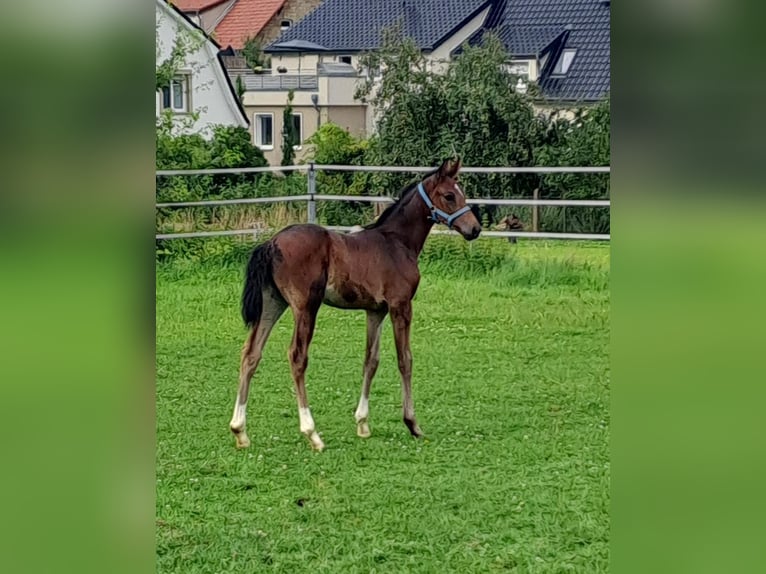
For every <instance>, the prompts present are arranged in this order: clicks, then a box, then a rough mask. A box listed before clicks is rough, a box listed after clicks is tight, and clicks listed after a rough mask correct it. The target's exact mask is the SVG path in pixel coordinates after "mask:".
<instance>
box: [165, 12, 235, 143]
mask: <svg viewBox="0 0 766 574" xmlns="http://www.w3.org/2000/svg"><path fill="white" fill-rule="evenodd" d="M155 15H156V25H157V64H159V63H161V62H163V61H165V60H166V59H167V58H168V57H169V55H170V53H171V51H172V49H173V46H174V43H175V38H176V36H177V35H178V33H179V31H182V33H187V34H194V37H195V38H196V39H200V38H202V40H204V41H200V40H196V41H195V44H194V45H195V46H198V47H197V48H196V49H195V50H193V51H192V52H191V53H189V54H188V55H187V56H186V59H185V62H184V65H183V66H182V67H181V69H180V70H179V72H181V73H188V74H190V86H189V91H190V98H189V100H190V103H189V106H190V109H191V111H193V112H197V113H199V117H198V119H197V120H196V121H194V122H193V123H191V125H188V126H187V125H184V124H185V122H190V121H191V118H192V116H191V115H190V114H174V124H175V126H176V129H177V130H178V131H182V132H186V133H199V134H201V135H202V136H203V137H206V138H209V137H211V136H212V126H214V125H225V126H240V127H244V128H247V127H248V122H247V120H246V118H245V117H244V116H243V114H242V112H241V111H240V109H239V107H238V105H237V102H236V100H235V95H234V94H233V93H232V91H231V89H230V88H229V84H228V81H227V79H226V76H225V72H224V71H223V69H222V67H221V65H220V62H219V60H218V58H217V53H218V48H217V47H216V46H215V44H213V43H212V42H211V41H209V40H207V39H204V37H202V36H201V34H200V32H199V30H197V29H195V28H193V27H191V26H190V25H189V23H188V22H186V21H185V20H184V19H183V18H182V17H181V16H180V15H178V14H176V13H175V12H173V10H172V9H171V8H169V7H168V6H167V5H166V4H165V3H164V2H163V1H162V0H157V2H156V10H155ZM200 42H201V43H200Z"/></svg>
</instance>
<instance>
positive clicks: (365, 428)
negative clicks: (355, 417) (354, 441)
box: [356, 423, 372, 438]
mask: <svg viewBox="0 0 766 574" xmlns="http://www.w3.org/2000/svg"><path fill="white" fill-rule="evenodd" d="M356 434H357V436H359V437H361V438H369V437H370V434H372V433H370V426H369V425H368V424H367V423H359V424H358V425H356Z"/></svg>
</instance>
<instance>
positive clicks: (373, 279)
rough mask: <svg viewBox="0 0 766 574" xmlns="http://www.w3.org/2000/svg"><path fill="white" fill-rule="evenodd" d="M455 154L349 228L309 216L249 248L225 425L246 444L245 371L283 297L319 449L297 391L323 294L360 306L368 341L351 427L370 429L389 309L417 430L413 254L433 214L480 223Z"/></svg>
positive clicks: (466, 230)
mask: <svg viewBox="0 0 766 574" xmlns="http://www.w3.org/2000/svg"><path fill="white" fill-rule="evenodd" d="M459 169H460V161H459V160H458V161H454V162H453V161H450V160H447V161H445V162H444V163H443V164H442V165H441V167H439V168H438V169H437V170H435V171H433V172H431V173H429V174H428V175H427V176H426V177H425V178H424V179H423V180H422V181H420V182H419V183H416V184H413V185H411V186H409V187H408V188H407V189H405V190H404V191H403V192H402V195H401V198H400V199H399V201H398V202H397V203H395V204H394V205H392V206H391V207H389V208H388V209H387V210H386V211H384V212H383V213H382V214H381V216H380V217H379V218H378V220H377V221H376V222H375V223H373V224H371V225H368V226H367V227H365V228H363V229H362V231H359V232H358V233H353V234H348V235H343V234H340V233H335V232H332V231H329V230H326V229H324V228H323V227H320V226H317V225H292V226H289V227H286V228H285V229H283V230H282V231H280V232H279V233H278V234H277V235H275V236H274V237H273V238H271V239H270V240H269V241H267V242H265V243H263V244H262V245H259V246H258V247H256V248H255V250H254V251H253V254H252V256H251V258H250V262H249V263H248V266H247V276H246V279H245V287H244V292H243V295H242V317H243V319H244V321H245V323H246V325H247V326H248V327H249V328H250V333H249V335H248V337H247V340H246V341H245V345H244V348H243V349H242V361H241V366H240V375H239V390H238V392H237V399H236V403H235V406H234V415H233V417H232V419H231V423H230V428H231V430H232V432H233V433H234V435H235V437H236V439H237V446H238V447H242V448H243V447H247V446H249V445H250V440H249V438H248V437H247V433H246V431H245V419H246V415H245V411H246V405H247V395H248V390H249V387H250V380H251V378H252V376H253V373H254V372H255V369H256V368H257V367H258V362H259V361H260V360H261V353H262V351H263V347H264V345H265V344H266V341H267V339H268V337H269V333H270V332H271V330H272V328H273V327H274V324H275V323H276V322H277V320H278V319H279V318H280V316H281V315H282V313H283V312H284V311H285V309H286V308H287V307H290V309H291V310H292V312H293V316H294V318H295V330H294V332H293V339H292V344H291V345H290V351H289V358H290V365H291V368H292V375H293V379H294V381H295V392H296V395H297V399H298V415H299V417H300V429H301V432H302V433H303V434H305V435H306V436H307V437H308V439H309V441H311V445H312V446H313V447H314V448H315V449H317V450H322V449H323V448H324V443H323V442H322V439H320V438H319V435H318V434H317V432H316V428H315V427H314V419H313V418H312V416H311V411H310V409H309V402H308V397H307V396H306V381H305V373H306V367H307V365H308V348H309V344H310V343H311V338H312V336H313V333H314V324H315V321H316V316H317V312H318V311H319V307H320V306H321V305H322V303H324V304H326V305H330V306H333V307H339V308H341V309H364V310H365V311H366V312H367V351H366V353H365V358H364V379H363V383H362V394H361V398H360V399H359V405H358V407H357V409H356V414H355V418H356V423H357V434H358V435H359V436H361V437H368V436H370V427H369V425H368V423H367V418H368V415H369V406H368V399H369V395H370V386H371V384H372V378H373V377H374V376H375V371H376V370H377V368H378V350H379V344H380V332H381V325H382V323H383V319H384V318H385V316H386V315H387V314H390V315H391V323H392V324H393V328H394V339H395V343H396V352H397V356H398V360H399V361H398V362H399V372H400V373H401V377H402V409H403V413H404V422H405V424H406V425H407V427H408V428H409V430H410V432H411V433H412V434H413V435H414V436H416V437H417V436H421V434H422V433H421V431H420V427H419V426H418V423H417V421H416V419H415V408H414V406H413V403H412V392H411V376H412V354H411V353H410V322H411V321H412V298H413V297H414V296H415V292H416V291H417V288H418V283H419V281H420V272H419V270H418V256H419V255H420V252H421V250H422V249H423V244H424V243H425V241H426V238H427V237H428V233H429V231H430V230H431V227H432V226H433V224H434V223H444V224H446V225H448V226H449V227H451V228H453V227H454V228H455V229H456V230H457V231H459V232H460V233H461V234H462V235H463V237H465V238H466V239H468V240H472V239H475V238H476V237H478V236H479V233H480V232H481V225H480V224H479V222H478V221H477V219H476V217H475V216H474V214H473V213H472V212H471V210H470V209H469V208H468V206H467V205H466V201H465V195H464V194H463V191H462V190H461V189H460V186H459V185H458V184H457V181H456V179H455V178H456V177H457V174H458V171H459Z"/></svg>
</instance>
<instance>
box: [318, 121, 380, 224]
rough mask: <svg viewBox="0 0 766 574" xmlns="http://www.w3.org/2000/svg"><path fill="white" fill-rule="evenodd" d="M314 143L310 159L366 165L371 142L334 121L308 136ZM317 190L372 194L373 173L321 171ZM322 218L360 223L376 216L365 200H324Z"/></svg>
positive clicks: (321, 162)
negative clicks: (365, 161) (365, 160)
mask: <svg viewBox="0 0 766 574" xmlns="http://www.w3.org/2000/svg"><path fill="white" fill-rule="evenodd" d="M307 143H309V144H311V145H312V146H313V147H312V149H311V151H310V153H309V155H308V158H309V161H313V162H315V163H317V164H321V165H363V164H364V162H363V160H364V155H365V153H366V151H367V149H368V146H369V144H368V142H367V141H366V140H360V139H357V138H355V137H353V136H352V135H351V134H350V133H348V131H347V130H344V129H343V128H342V127H340V126H338V125H336V124H333V123H326V124H324V125H322V126H321V127H320V128H319V129H318V130H317V131H316V132H314V134H313V135H312V136H311V137H310V138H309V139H308V140H307ZM317 192H318V193H320V194H326V195H369V194H370V181H369V174H366V173H361V172H319V173H318V174H317ZM317 216H318V218H319V221H320V222H321V223H323V224H325V225H359V224H363V223H367V222H369V221H370V220H372V218H373V207H372V206H371V204H369V203H365V202H361V201H359V202H356V201H355V202H347V201H344V202H340V201H332V202H324V201H323V202H320V203H319V205H318V209H317Z"/></svg>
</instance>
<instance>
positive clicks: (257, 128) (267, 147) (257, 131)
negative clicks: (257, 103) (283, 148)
mask: <svg viewBox="0 0 766 574" xmlns="http://www.w3.org/2000/svg"><path fill="white" fill-rule="evenodd" d="M258 116H269V117H270V118H271V145H262V144H259V143H258V140H259V138H260V133H261V130H260V125H259V122H258ZM253 145H255V147H257V148H258V149H262V150H267V151H268V150H273V149H274V114H273V113H271V112H255V113H254V114H253Z"/></svg>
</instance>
